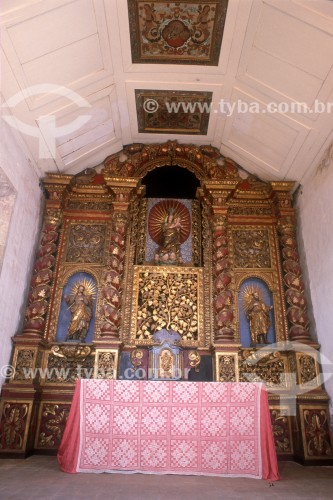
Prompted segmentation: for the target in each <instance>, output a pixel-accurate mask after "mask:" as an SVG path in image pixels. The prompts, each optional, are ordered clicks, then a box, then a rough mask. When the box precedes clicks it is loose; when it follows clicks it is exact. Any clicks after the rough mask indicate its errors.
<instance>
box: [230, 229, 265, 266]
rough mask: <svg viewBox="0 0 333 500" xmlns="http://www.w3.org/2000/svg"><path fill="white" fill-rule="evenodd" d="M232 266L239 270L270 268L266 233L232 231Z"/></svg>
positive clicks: (263, 230)
mask: <svg viewBox="0 0 333 500" xmlns="http://www.w3.org/2000/svg"><path fill="white" fill-rule="evenodd" d="M232 233H233V242H234V264H235V267H240V268H249V267H251V268H258V267H259V268H267V267H271V259H270V250H269V238H268V231H267V230H265V229H261V230H251V231H249V230H239V229H237V230H234V231H233V232H232Z"/></svg>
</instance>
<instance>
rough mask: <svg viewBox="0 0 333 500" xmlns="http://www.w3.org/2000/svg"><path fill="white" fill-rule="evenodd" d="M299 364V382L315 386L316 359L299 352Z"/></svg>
mask: <svg viewBox="0 0 333 500" xmlns="http://www.w3.org/2000/svg"><path fill="white" fill-rule="evenodd" d="M298 362H299V365H300V379H301V380H300V383H301V384H307V385H308V386H309V385H313V386H314V387H316V386H317V370H316V360H315V359H314V358H313V357H312V356H309V355H307V354H301V355H300V356H299V358H298Z"/></svg>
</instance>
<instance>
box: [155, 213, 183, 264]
mask: <svg viewBox="0 0 333 500" xmlns="http://www.w3.org/2000/svg"><path fill="white" fill-rule="evenodd" d="M181 230H182V224H181V218H180V217H179V216H177V215H176V214H175V211H174V209H173V208H169V209H168V213H167V215H166V217H165V220H164V222H163V224H162V226H161V231H162V244H161V245H160V247H159V248H158V249H157V251H156V253H155V263H156V264H182V263H183V259H182V256H181V252H180V245H181V241H180V235H181Z"/></svg>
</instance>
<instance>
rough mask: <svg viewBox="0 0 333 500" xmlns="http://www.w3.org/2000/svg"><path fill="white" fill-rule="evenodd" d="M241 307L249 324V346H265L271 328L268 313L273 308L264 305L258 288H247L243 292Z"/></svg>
mask: <svg viewBox="0 0 333 500" xmlns="http://www.w3.org/2000/svg"><path fill="white" fill-rule="evenodd" d="M243 307H244V311H245V314H246V317H247V319H248V320H249V323H250V333H251V345H255V344H267V332H268V330H269V327H270V326H271V320H270V317H269V312H270V311H271V310H272V309H273V306H268V305H266V304H265V302H264V300H263V298H262V294H261V292H260V289H259V287H253V286H248V287H246V288H245V289H244V291H243Z"/></svg>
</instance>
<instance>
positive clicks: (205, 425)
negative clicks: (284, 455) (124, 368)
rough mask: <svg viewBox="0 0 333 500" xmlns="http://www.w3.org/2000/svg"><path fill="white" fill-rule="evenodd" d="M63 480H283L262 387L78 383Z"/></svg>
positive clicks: (64, 446)
mask: <svg viewBox="0 0 333 500" xmlns="http://www.w3.org/2000/svg"><path fill="white" fill-rule="evenodd" d="M58 461H59V464H60V467H61V469H62V470H63V471H65V472H70V473H76V472H141V473H152V474H192V475H199V474H200V475H214V476H227V477H230V476H236V477H237V476H243V477H252V478H258V479H260V478H263V479H268V480H271V481H275V480H277V479H279V474H278V467H277V459H276V451H275V447H274V441H273V435H272V428H271V422H270V417H269V408H268V399H267V393H266V390H265V388H264V386H263V385H262V384H251V383H219V382H176V381H154V382H153V381H124V380H80V381H78V382H77V385H76V389H75V393H74V398H73V403H72V407H71V411H70V415H69V418H68V422H67V426H66V429H65V432H64V436H63V439H62V442H61V445H60V448H59V452H58Z"/></svg>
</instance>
